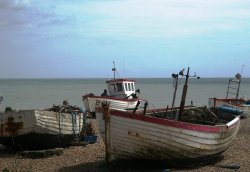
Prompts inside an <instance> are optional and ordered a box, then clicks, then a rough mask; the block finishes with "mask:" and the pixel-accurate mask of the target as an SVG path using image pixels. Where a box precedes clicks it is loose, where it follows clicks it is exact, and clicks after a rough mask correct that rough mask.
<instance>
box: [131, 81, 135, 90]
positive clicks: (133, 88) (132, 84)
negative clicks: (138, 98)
mask: <svg viewBox="0 0 250 172" xmlns="http://www.w3.org/2000/svg"><path fill="white" fill-rule="evenodd" d="M134 90H135V87H134V83H131V91H134Z"/></svg>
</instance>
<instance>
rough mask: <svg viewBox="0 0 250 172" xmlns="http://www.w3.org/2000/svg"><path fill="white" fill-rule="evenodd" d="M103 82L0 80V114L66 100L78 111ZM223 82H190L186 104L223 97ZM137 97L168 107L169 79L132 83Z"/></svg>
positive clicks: (249, 94)
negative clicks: (137, 91) (83, 99)
mask: <svg viewBox="0 0 250 172" xmlns="http://www.w3.org/2000/svg"><path fill="white" fill-rule="evenodd" d="M105 80H106V79H0V96H3V98H4V100H3V102H2V104H1V105H0V110H3V109H4V108H5V107H6V106H9V107H12V109H16V110H19V109H35V108H38V109H42V108H48V107H51V106H52V105H53V104H55V105H59V104H62V101H63V100H68V101H69V103H70V104H71V105H77V106H80V107H82V108H84V107H83V104H82V96H83V95H84V94H87V93H91V92H92V93H94V94H95V95H100V94H101V93H102V91H103V89H104V88H106V84H105ZM183 84H184V79H182V80H180V81H179V87H178V90H177V96H176V105H179V104H180V98H181V92H182V89H183ZM227 84H228V79H227V78H213V79H209V78H205V79H200V80H197V79H190V80H189V86H188V94H187V100H186V102H187V104H190V101H191V100H193V102H194V104H195V105H207V103H208V98H209V97H225V95H226V91H227ZM136 88H139V89H140V90H141V94H140V97H141V98H144V99H147V100H149V102H150V103H149V105H150V107H166V106H167V105H170V106H171V104H172V98H173V92H174V88H173V79H166V78H160V79H155V78H154V79H151V78H147V79H146V78H143V79H141V78H140V79H136ZM243 96H245V97H246V98H250V78H243V79H242V83H241V89H240V95H239V97H243Z"/></svg>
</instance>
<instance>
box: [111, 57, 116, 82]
mask: <svg viewBox="0 0 250 172" xmlns="http://www.w3.org/2000/svg"><path fill="white" fill-rule="evenodd" d="M113 64H114V67H113V68H112V71H113V72H114V79H115V72H116V68H115V62H114V61H113Z"/></svg>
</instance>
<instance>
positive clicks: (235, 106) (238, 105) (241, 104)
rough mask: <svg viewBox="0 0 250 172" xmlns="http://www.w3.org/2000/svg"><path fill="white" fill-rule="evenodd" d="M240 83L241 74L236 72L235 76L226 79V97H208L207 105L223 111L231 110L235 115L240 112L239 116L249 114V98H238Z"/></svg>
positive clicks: (243, 116)
mask: <svg viewBox="0 0 250 172" xmlns="http://www.w3.org/2000/svg"><path fill="white" fill-rule="evenodd" d="M241 73H242V72H241ZM240 84H241V74H239V73H237V74H236V75H235V78H230V79H229V81H228V87H227V93H226V98H209V99H208V106H209V107H214V108H220V109H221V110H224V111H229V110H231V112H232V113H234V114H235V115H238V114H239V113H240V114H241V118H245V117H248V116H250V100H245V99H244V98H239V91H240ZM230 95H231V97H230ZM232 95H235V97H232ZM242 112H243V113H242Z"/></svg>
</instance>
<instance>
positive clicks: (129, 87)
mask: <svg viewBox="0 0 250 172" xmlns="http://www.w3.org/2000/svg"><path fill="white" fill-rule="evenodd" d="M128 90H129V91H131V86H130V83H128Z"/></svg>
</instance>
